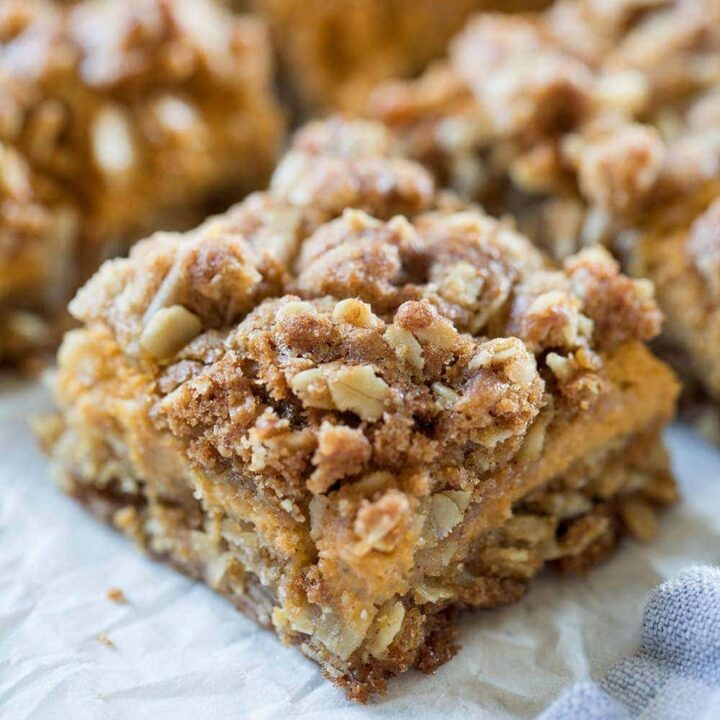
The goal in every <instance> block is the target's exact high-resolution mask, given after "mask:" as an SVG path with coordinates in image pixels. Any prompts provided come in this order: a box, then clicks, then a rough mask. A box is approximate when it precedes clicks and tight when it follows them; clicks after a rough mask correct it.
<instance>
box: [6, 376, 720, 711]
mask: <svg viewBox="0 0 720 720" xmlns="http://www.w3.org/2000/svg"><path fill="white" fill-rule="evenodd" d="M46 407H48V400H47V397H46V396H45V393H44V391H43V390H42V389H41V388H40V387H39V386H38V385H36V384H31V383H26V382H18V381H12V380H3V381H0V718H3V719H10V720H24V719H26V718H27V719H28V720H29V719H30V718H32V719H33V720H35V719H37V720H54V719H55V718H58V719H59V720H60V719H61V720H86V719H87V718H123V719H124V718H131V719H132V720H144V719H145V718H148V719H152V720H164V718H173V720H204V719H205V718H213V719H215V718H308V719H309V718H323V719H325V718H353V719H355V718H366V717H369V718H376V717H377V718H413V720H424V719H425V718H427V719H428V720H430V719H433V720H435V719H436V718H440V717H442V718H466V717H467V718H470V717H472V718H474V719H475V720H478V719H482V718H510V717H519V718H529V717H534V716H535V715H536V714H537V713H539V712H540V711H541V710H543V709H544V708H545V707H546V706H547V705H548V704H549V703H550V702H551V701H552V700H553V699H554V697H556V696H557V694H558V693H559V692H560V691H561V690H562V689H563V688H564V687H565V686H567V685H568V684H570V683H572V682H574V681H576V680H581V679H587V678H589V677H597V676H599V675H601V674H602V673H603V672H604V670H605V669H606V668H607V667H608V666H609V665H610V664H612V663H613V662H614V661H615V660H617V659H618V658H620V657H622V656H623V655H625V654H628V653H630V652H632V650H633V649H634V647H635V645H636V639H637V632H638V629H639V615H640V609H641V607H642V603H643V598H644V596H645V594H646V593H647V591H648V590H649V589H650V588H651V587H653V586H654V585H656V584H657V583H658V582H660V581H662V580H663V579H664V578H666V577H669V576H672V575H673V574H675V573H676V572H677V571H678V570H680V569H681V568H683V567H685V566H687V565H690V564H693V563H696V562H711V563H720V452H719V451H718V450H716V449H714V448H711V447H710V446H708V445H707V444H705V443H703V442H702V441H701V440H699V439H698V438H697V437H696V436H695V435H693V434H692V433H691V432H690V431H689V430H687V429H685V428H682V427H674V428H672V429H671V430H670V431H669V433H668V441H669V444H670V447H671V450H672V453H673V458H674V463H675V469H676V471H677V474H678V476H679V478H680V481H681V484H682V488H683V493H684V496H685V500H684V502H683V504H681V505H680V506H678V507H677V508H676V509H674V510H672V511H671V512H670V513H668V514H667V515H666V516H665V518H664V520H663V527H662V533H661V536H660V538H659V539H658V540H657V541H656V542H654V543H653V544H651V545H649V546H641V545H638V544H636V543H634V542H628V543H626V545H625V546H624V548H623V549H622V551H621V552H620V553H619V554H618V555H617V556H616V557H615V558H614V559H612V560H611V561H609V562H608V563H606V564H605V565H603V566H602V567H600V568H598V569H597V570H595V571H594V572H592V573H591V574H590V575H589V576H587V577H586V578H584V579H573V578H570V579H559V578H557V577H555V576H553V575H552V574H547V575H544V576H542V577H540V578H539V579H538V580H537V581H536V582H535V584H534V586H533V588H532V590H531V591H530V593H529V594H528V596H527V597H526V598H525V599H524V600H523V601H522V602H520V603H519V604H517V605H514V606H512V607H510V608H507V609H503V610H499V611H493V612H485V613H476V614H474V615H471V616H468V617H466V618H465V619H464V621H463V622H462V627H461V639H462V645H463V648H462V650H461V651H460V653H459V654H458V655H457V656H456V657H455V658H454V659H453V660H452V661H450V662H449V663H447V664H446V665H444V666H443V667H442V668H440V669H439V670H438V671H437V673H436V674H435V675H433V676H429V677H428V676H424V675H421V674H419V673H414V672H411V673H407V674H406V675H405V676H404V677H402V678H399V679H397V680H395V681H394V682H392V683H391V684H390V690H389V694H388V695H387V697H386V698H385V699H384V700H382V701H379V702H376V703H374V704H372V705H369V706H366V707H361V706H354V705H352V704H350V703H348V702H347V701H346V700H345V699H344V696H343V695H342V693H341V692H340V691H339V690H337V689H336V688H334V687H333V686H332V685H330V684H329V683H327V682H326V681H324V680H323V679H322V677H321V676H320V673H319V672H318V669H317V667H316V666H315V665H314V664H312V663H311V662H309V661H308V660H305V659H304V658H303V657H302V656H301V655H300V654H298V653H297V652H296V651H294V650H292V649H289V648H286V647H283V646H282V645H281V644H280V642H279V641H278V640H276V639H275V637H274V636H273V635H272V634H271V633H270V632H267V631H263V630H259V629H258V628H256V627H255V626H254V625H253V623H252V622H250V621H249V620H247V619H245V618H244V617H243V616H242V615H240V614H239V613H238V612H237V611H236V610H235V609H234V608H233V607H232V606H231V605H230V604H229V603H227V602H226V601H225V600H223V599H222V598H220V597H217V596H216V595H214V594H213V593H212V592H211V591H210V590H208V589H207V588H205V587H203V586H202V585H199V584H197V583H193V582H191V581H189V580H186V579H185V578H183V577H181V576H180V575H178V574H176V573H175V572H173V571H172V570H170V569H168V568H166V567H164V566H162V565H160V564H156V563H154V562H152V561H150V560H148V559H146V558H145V557H143V556H142V555H141V554H139V553H138V552H137V551H136V550H135V548H134V547H133V546H132V545H131V543H130V542H128V541H127V540H125V539H123V538H122V537H120V536H119V535H116V534H115V533H113V532H112V531H111V530H110V529H108V528H105V527H103V526H102V525H100V524H98V523H97V522H96V521H95V520H94V519H92V518H91V517H90V516H88V515H87V514H85V512H84V511H83V510H81V509H80V508H79V507H76V506H75V505H74V504H73V502H72V501H71V500H69V499H67V498H65V497H64V496H63V495H62V494H61V493H60V492H59V491H58V490H57V489H56V488H55V487H54V485H53V483H52V481H51V478H50V475H49V472H48V467H47V464H46V461H45V459H44V458H43V457H42V456H41V455H40V454H39V452H38V451H37V450H36V448H35V445H34V442H33V438H32V435H31V433H30V431H29V429H28V427H27V418H28V417H29V416H31V415H32V414H33V413H36V412H38V411H40V410H42V409H44V408H46ZM111 587H119V588H121V589H122V590H123V592H124V593H125V595H126V596H127V598H128V601H129V602H128V604H126V605H119V604H117V603H113V602H111V601H110V600H108V598H107V596H106V594H107V591H108V589H109V588H111ZM101 634H104V635H105V636H107V637H108V638H109V639H110V640H111V641H112V644H113V646H112V647H108V646H106V645H105V644H103V643H101V642H99V641H98V635H101Z"/></svg>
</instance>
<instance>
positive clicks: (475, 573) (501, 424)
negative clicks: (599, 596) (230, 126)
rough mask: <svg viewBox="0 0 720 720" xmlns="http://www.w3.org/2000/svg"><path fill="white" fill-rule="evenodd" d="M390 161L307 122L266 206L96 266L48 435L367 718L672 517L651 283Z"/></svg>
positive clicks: (89, 483) (371, 130)
mask: <svg viewBox="0 0 720 720" xmlns="http://www.w3.org/2000/svg"><path fill="white" fill-rule="evenodd" d="M394 143H395V141H394V139H393V138H392V136H391V135H389V134H388V133H387V131H386V130H385V129H383V128H381V127H379V126H376V125H373V124H368V123H366V122H362V121H349V120H339V119H331V120H328V121H325V122H317V123H314V124H312V125H311V126H309V127H307V128H306V129H304V130H301V131H300V133H299V134H298V136H297V137H296V139H295V141H294V143H293V144H292V145H291V148H290V150H289V151H288V155H287V156H286V158H285V159H284V160H283V161H281V163H280V165H279V166H278V170H277V171H276V175H275V177H274V178H273V180H272V181H271V184H270V190H269V191H268V192H267V193H262V194H256V195H254V196H251V197H250V198H248V199H247V200H246V201H245V202H243V203H241V204H240V205H238V206H236V207H234V208H232V209H231V210H230V211H228V212H227V213H226V214H225V215H221V216H218V217H216V218H213V219H211V220H209V221H207V222H206V223H204V224H203V225H201V226H199V227H198V228H196V229H195V230H193V231H190V232H188V233H185V234H178V233H162V234H157V235H155V236H153V237H152V238H150V239H148V240H145V241H143V242H142V243H140V244H139V245H137V246H136V247H135V248H134V249H133V251H132V252H131V253H130V255H129V257H128V258H126V259H118V260H113V261H110V262H108V263H106V264H105V265H104V266H103V268H102V269H101V270H100V271H98V273H97V274H96V275H95V276H94V277H93V278H92V279H91V280H90V281H89V282H88V283H87V284H86V285H85V287H84V288H83V289H82V290H81V291H80V292H79V293H78V295H77V296H76V298H75V300H74V301H73V303H72V304H71V311H72V313H73V314H74V316H75V318H76V319H77V320H78V321H79V322H80V323H81V324H82V327H81V328H80V329H78V330H74V331H72V332H70V333H68V334H67V335H66V337H65V340H64V343H63V345H62V348H61V350H60V353H59V356H58V370H57V373H56V374H55V376H54V378H53V380H52V389H53V393H54V396H55V399H56V401H57V404H58V413H57V414H56V415H55V416H53V417H52V418H50V419H48V420H46V421H45V423H44V424H41V426H40V433H41V436H42V439H43V444H44V446H45V448H46V449H47V450H48V452H49V453H50V455H51V456H52V458H53V462H54V465H55V467H56V470H57V472H58V475H59V476H60V478H61V480H60V482H61V485H62V486H63V487H64V489H65V490H66V491H67V492H69V493H70V494H71V495H73V496H75V497H76V498H77V499H78V500H79V501H80V502H82V503H83V504H85V505H86V506H87V507H88V508H89V509H90V510H91V511H92V512H94V513H95V514H96V515H98V516H99V517H101V518H103V519H105V520H106V521H108V522H110V523H112V524H113V525H114V526H115V527H117V528H118V529H119V530H121V531H122V532H124V533H125V534H127V535H128V536H129V537H131V538H132V539H133V540H134V541H135V542H136V543H138V544H139V545H140V546H141V547H143V548H145V549H146V550H147V551H148V552H149V553H150V554H152V555H153V556H156V557H159V558H163V559H165V560H167V561H169V562H171V563H172V564H173V565H175V566H177V567H179V568H180V569H181V570H183V571H184V572H186V573H188V574H190V575H192V576H194V577H198V578H200V579H202V580H204V581H205V582H207V583H208V585H210V586H211V587H212V588H214V589H215V590H217V591H218V592H221V593H223V594H225V595H227V596H228V597H229V598H230V599H231V600H232V601H233V602H234V603H235V604H236V605H237V606H238V607H239V608H241V609H242V610H243V611H245V612H247V613H248V614H250V615H251V616H252V617H254V618H255V619H256V620H257V621H258V622H259V623H260V624H262V625H265V626H268V627H272V628H274V630H275V631H276V632H277V634H278V635H279V636H280V637H281V638H282V639H283V640H284V641H285V642H287V643H290V644H294V645H296V646H298V647H299V649H300V650H301V651H302V652H303V653H305V654H306V655H307V656H308V657H310V658H312V659H314V660H315V661H316V662H318V663H319V664H320V665H321V667H322V669H323V671H324V673H325V675H326V676H327V677H328V678H330V679H331V680H332V681H334V682H336V683H337V684H338V685H340V686H341V687H343V688H344V689H345V690H346V692H347V694H348V696H349V697H351V698H352V699H355V700H358V701H362V702H365V701H367V700H368V699H369V698H370V697H371V696H372V695H373V694H376V693H379V692H383V691H384V689H385V686H386V681H387V679H388V678H390V677H392V676H394V675H397V674H399V673H401V672H404V671H405V670H407V669H409V668H411V667H419V668H420V669H422V670H423V671H425V672H430V671H432V670H433V669H434V668H435V667H437V665H439V664H440V663H442V662H445V661H446V660H448V659H449V658H450V657H451V656H452V654H453V653H454V652H455V651H456V649H457V643H456V634H455V627H454V617H455V615H456V614H457V611H458V610H460V609H464V608H492V607H496V606H498V605H502V604H506V603H510V602H515V601H517V600H519V599H520V598H521V597H522V595H523V593H524V592H525V590H526V588H527V585H528V583H529V581H530V579H531V578H532V577H533V576H534V575H535V574H536V573H538V572H539V571H540V570H541V569H542V568H543V567H544V566H546V565H553V566H556V567H558V568H559V569H560V570H563V571H569V570H585V569H587V568H588V567H589V566H590V565H592V564H593V563H594V562H596V561H598V560H600V559H602V558H603V557H605V556H607V554H609V553H610V552H611V551H612V550H613V549H614V548H615V546H616V545H617V542H618V540H619V539H620V537H621V536H622V535H623V534H625V533H626V532H629V533H631V534H634V535H636V536H638V537H641V538H647V537H649V536H650V535H651V533H652V531H653V530H654V527H655V513H656V512H657V511H659V510H660V509H662V507H664V506H665V505H668V504H670V503H671V502H673V501H674V500H675V499H676V495H675V485H674V481H673V479H672V476H671V474H670V472H669V469H668V461H667V456H666V454H665V452H664V450H663V448H662V442H661V435H660V433H661V430H662V427H663V426H664V424H665V423H666V422H667V421H668V419H669V418H670V416H671V415H672V412H673V407H674V400H675V395H676V391H677V388H676V383H675V380H674V378H673V376H672V374H671V373H670V372H669V370H668V369H667V368H666V367H665V366H664V365H663V364H662V363H661V362H659V361H658V360H656V359H655V358H654V357H653V356H652V355H651V353H650V352H649V351H648V350H647V348H646V347H645V346H644V344H643V342H644V341H646V340H649V339H651V338H652V337H653V336H655V335H656V334H657V331H658V323H659V313H658V310H657V307H656V305H655V302H654V300H653V297H652V288H651V286H649V285H648V284H647V283H645V282H643V281H638V280H631V279H629V278H627V277H625V276H624V275H622V274H621V273H620V271H619V268H618V266H617V263H615V261H614V260H613V259H612V258H611V257H610V256H609V255H608V254H607V253H606V252H604V251H602V250H599V249H588V250H586V251H585V252H583V253H580V254H579V255H576V256H573V257H571V258H569V259H567V261H566V262H565V263H564V264H563V265H559V264H555V263H553V262H552V261H551V260H550V259H549V258H547V257H546V256H545V255H544V254H543V253H542V252H540V251H539V250H538V249H537V248H536V247H535V246H533V245H532V243H531V242H530V241H529V240H528V239H527V238H526V237H524V236H523V235H522V234H520V233H519V232H517V231H516V230H514V229H512V228H511V227H509V226H508V225H507V224H506V223H502V222H499V221H497V220H494V219H492V218H491V217H490V216H488V215H487V214H485V213H484V212H483V211H481V210H480V209H479V208H477V207H473V206H469V205H463V204H462V203H460V202H459V201H452V202H450V201H448V199H447V197H446V196H445V195H444V194H442V193H438V192H436V191H435V188H434V186H433V184H432V181H431V180H430V179H429V176H428V175H427V173H426V172H425V171H423V170H422V168H421V167H420V166H419V165H416V164H415V163H413V162H411V161H408V160H405V159H402V158H400V157H399V155H398V154H397V153H396V151H395V150H394V149H393V148H395V144H394ZM298 158H299V159H298ZM307 158H312V159H314V161H315V163H308V162H306V160H307ZM399 160H402V163H399ZM323 163H326V164H325V165H324V164H323ZM288 166H290V167H291V168H292V177H293V180H292V182H289V181H288V180H287V178H288V172H289V171H288ZM399 166H400V167H401V172H398V167H399ZM320 167H326V168H327V170H326V171H325V173H324V174H323V173H321V172H320V171H319V169H318V168H320ZM368 167H369V168H370V171H368V170H367V168H368ZM336 177H339V178H353V177H356V178H361V181H360V182H358V183H357V184H356V185H355V186H354V187H353V189H352V193H345V192H344V191H343V193H342V194H340V195H338V196H337V197H338V198H340V197H345V198H349V199H348V200H347V202H350V203H351V205H350V206H348V207H343V206H342V203H341V202H339V200H338V199H337V198H335V197H333V196H332V195H331V194H326V193H323V194H321V195H318V194H316V192H315V191H316V189H317V188H318V187H321V186H323V183H325V182H326V181H327V180H328V179H329V178H336ZM388 178H390V179H391V181H388ZM400 207H401V208H402V209H403V212H404V213H405V214H403V215H397V214H396V213H397V212H398V210H399V208H400Z"/></svg>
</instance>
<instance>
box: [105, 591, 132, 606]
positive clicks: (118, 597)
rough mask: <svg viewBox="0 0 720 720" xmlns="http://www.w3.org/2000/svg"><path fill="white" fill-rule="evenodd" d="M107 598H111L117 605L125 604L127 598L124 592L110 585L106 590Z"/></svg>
mask: <svg viewBox="0 0 720 720" xmlns="http://www.w3.org/2000/svg"><path fill="white" fill-rule="evenodd" d="M107 598H108V600H112V602H114V603H118V604H119V605H126V604H127V602H128V599H127V598H126V597H125V593H124V592H123V591H122V590H121V589H120V588H118V587H112V588H110V589H109V590H108V591H107Z"/></svg>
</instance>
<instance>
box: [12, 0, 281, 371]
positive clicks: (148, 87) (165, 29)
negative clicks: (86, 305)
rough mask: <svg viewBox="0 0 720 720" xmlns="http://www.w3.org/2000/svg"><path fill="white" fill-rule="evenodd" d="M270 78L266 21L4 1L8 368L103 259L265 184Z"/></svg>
mask: <svg viewBox="0 0 720 720" xmlns="http://www.w3.org/2000/svg"><path fill="white" fill-rule="evenodd" d="M272 72H273V71H272V57H271V50H270V45H269V41H268V39H267V37H266V35H265V31H264V27H263V26H262V24H261V23H260V21H258V20H257V19H255V18H247V17H240V16H234V15H232V14H231V13H230V12H229V11H228V10H227V9H225V8H224V7H222V5H220V4H219V3H217V2H215V0H190V1H188V0H174V2H164V1H163V0H127V1H123V2H115V1H114V0H86V1H84V2H80V3H77V4H74V5H72V6H69V7H59V6H57V5H55V4H53V3H51V2H43V1H42V0H4V2H2V3H0V178H1V180H2V182H1V183H0V199H1V200H2V213H1V214H0V360H3V359H12V358H13V357H16V356H17V355H19V354H21V353H22V352H23V350H24V349H27V348H29V347H32V346H37V345H38V344H40V345H42V344H47V343H48V342H49V341H51V332H50V330H49V328H47V327H45V326H44V325H43V320H47V319H48V318H51V317H53V316H54V315H57V314H58V313H60V312H61V310H62V309H63V308H64V307H65V305H66V304H67V301H68V300H69V299H70V297H71V296H72V293H73V292H74V290H75V289H76V288H77V287H78V285H79V283H80V282H81V281H83V280H85V279H86V278H87V277H88V276H89V274H91V273H92V272H94V271H95V270H96V269H97V267H98V265H99V264H100V262H101V261H102V260H103V259H105V258H106V257H110V256H113V255H117V254H120V253H123V252H125V251H126V250H127V248H128V247H129V245H130V244H131V243H132V242H134V241H135V240H137V239H139V238H141V237H144V236H145V235H147V234H148V233H150V232H152V231H153V230H155V229H159V228H179V227H192V226H193V225H195V224H197V223H198V222H199V221H200V220H201V219H202V218H203V217H205V216H206V215H207V213H208V211H209V209H210V208H213V207H215V208H217V207H219V206H221V207H226V206H227V204H229V202H231V201H232V202H234V201H236V200H238V199H240V198H241V197H242V196H244V194H245V193H247V192H249V191H250V190H254V189H257V188H259V187H264V186H265V184H266V182H267V178H268V176H269V174H270V171H271V170H272V167H273V165H274V162H275V153H276V150H277V149H278V146H279V143H280V140H281V137H282V131H283V121H282V115H281V113H280V111H279V109H278V107H277V106H276V104H275V100H274V96H273V92H272V82H273V78H272ZM50 344H52V343H51V342H50Z"/></svg>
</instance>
